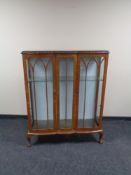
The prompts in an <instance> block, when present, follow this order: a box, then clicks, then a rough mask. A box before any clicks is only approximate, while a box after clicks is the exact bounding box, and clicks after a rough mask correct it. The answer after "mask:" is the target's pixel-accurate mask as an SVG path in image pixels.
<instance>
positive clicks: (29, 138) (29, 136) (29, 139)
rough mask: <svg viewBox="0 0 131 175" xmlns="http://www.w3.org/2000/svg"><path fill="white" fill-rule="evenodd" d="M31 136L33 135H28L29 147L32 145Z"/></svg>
mask: <svg viewBox="0 0 131 175" xmlns="http://www.w3.org/2000/svg"><path fill="white" fill-rule="evenodd" d="M31 138H32V136H31V135H27V141H28V145H27V146H28V147H30V146H31Z"/></svg>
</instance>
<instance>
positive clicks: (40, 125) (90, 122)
mask: <svg viewBox="0 0 131 175" xmlns="http://www.w3.org/2000/svg"><path fill="white" fill-rule="evenodd" d="M53 126H54V121H53V120H48V123H47V120H37V121H36V120H35V121H34V122H33V125H32V127H33V129H52V128H53ZM59 127H60V129H64V128H71V127H72V120H71V119H67V120H66V124H65V120H64V119H60V126H59ZM94 127H98V126H97V123H96V122H95V120H94V119H86V120H84V121H83V120H82V119H79V120H78V128H94Z"/></svg>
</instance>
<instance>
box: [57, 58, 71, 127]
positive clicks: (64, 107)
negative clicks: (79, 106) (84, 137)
mask: <svg viewBox="0 0 131 175" xmlns="http://www.w3.org/2000/svg"><path fill="white" fill-rule="evenodd" d="M73 81H74V59H72V58H65V59H59V89H60V90H59V91H60V92H59V127H60V128H72V105H73Z"/></svg>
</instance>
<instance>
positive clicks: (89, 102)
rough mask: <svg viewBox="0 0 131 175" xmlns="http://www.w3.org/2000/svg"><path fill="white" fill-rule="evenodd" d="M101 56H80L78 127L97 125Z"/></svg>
mask: <svg viewBox="0 0 131 175" xmlns="http://www.w3.org/2000/svg"><path fill="white" fill-rule="evenodd" d="M102 65H103V58H101V57H96V58H94V57H93V58H90V57H81V58H80V82H79V113H78V128H94V127H98V126H99V117H100V106H101V91H102V84H103V69H102Z"/></svg>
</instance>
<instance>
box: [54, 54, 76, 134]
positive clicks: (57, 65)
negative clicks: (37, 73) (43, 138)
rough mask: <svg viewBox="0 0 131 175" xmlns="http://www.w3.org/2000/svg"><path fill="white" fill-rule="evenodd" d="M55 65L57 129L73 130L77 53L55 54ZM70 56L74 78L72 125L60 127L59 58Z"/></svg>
mask: <svg viewBox="0 0 131 175" xmlns="http://www.w3.org/2000/svg"><path fill="white" fill-rule="evenodd" d="M55 55H56V56H55V60H56V61H55V65H56V66H55V67H56V73H55V74H56V75H57V77H56V84H57V85H56V86H57V105H56V106H57V110H56V111H57V131H58V132H64V131H65V132H66V131H67V132H68V131H73V130H74V129H75V128H76V115H75V114H76V79H77V54H74V53H73V54H69V53H63V54H55ZM69 58H72V59H73V60H74V63H73V65H74V71H73V74H74V80H73V101H72V127H71V128H60V103H59V97H60V87H59V83H60V81H59V77H60V59H69Z"/></svg>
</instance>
